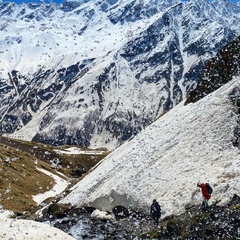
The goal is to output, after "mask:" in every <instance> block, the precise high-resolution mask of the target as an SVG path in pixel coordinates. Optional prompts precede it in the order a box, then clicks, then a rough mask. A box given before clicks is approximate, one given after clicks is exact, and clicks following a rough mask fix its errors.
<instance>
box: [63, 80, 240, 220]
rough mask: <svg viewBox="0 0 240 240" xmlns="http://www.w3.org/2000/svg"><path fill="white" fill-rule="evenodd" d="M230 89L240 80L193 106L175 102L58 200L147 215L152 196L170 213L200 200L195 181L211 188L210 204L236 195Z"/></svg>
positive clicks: (239, 174)
mask: <svg viewBox="0 0 240 240" xmlns="http://www.w3.org/2000/svg"><path fill="white" fill-rule="evenodd" d="M234 88H238V89H239V90H240V77H237V78H235V79H233V80H232V81H231V82H229V83H228V84H226V85H224V86H223V87H222V88H220V89H219V90H217V91H216V92H214V93H212V94H210V95H208V96H207V97H205V98H204V99H202V100H200V101H198V102H196V103H194V104H188V105H187V106H184V102H182V103H180V104H179V105H177V106H176V107H175V108H173V109H172V110H170V111H169V112H168V113H166V114H165V115H163V116H162V117H161V118H159V119H158V120H156V121H155V122H154V123H153V124H151V125H150V126H149V127H147V128H146V129H145V130H143V131H142V132H141V133H140V134H138V135H137V136H136V137H135V138H134V139H132V140H131V141H129V142H126V143H125V144H123V145H122V146H120V147H119V148H117V149H116V150H115V151H113V152H112V153H111V154H110V155H108V156H107V157H106V158H105V159H103V160H102V162H101V163H100V164H99V165H98V167H97V168H95V169H94V170H93V171H92V172H91V173H89V174H88V175H87V176H86V177H85V178H84V179H82V180H81V181H80V182H79V183H78V184H76V185H75V186H74V187H73V188H72V192H71V193H70V194H69V195H68V196H66V197H65V198H64V199H63V200H62V202H64V203H71V204H72V205H75V206H84V205H88V206H93V207H96V208H98V209H100V210H104V211H106V210H111V209H112V208H113V207H114V206H117V205H122V206H125V207H140V208H142V209H143V210H145V212H146V213H148V212H149V207H150V204H151V203H152V200H153V199H154V198H156V199H157V200H158V202H159V203H160V205H161V206H162V213H163V215H169V214H178V213H180V212H183V211H184V207H185V206H186V205H187V204H188V205H189V204H190V205H191V204H199V203H200V202H201V201H202V199H201V193H200V191H199V188H197V187H196V184H197V182H198V181H203V182H209V183H210V184H211V185H212V186H213V189H214V192H213V195H212V198H211V200H210V204H211V203H213V202H214V201H216V200H219V201H220V204H223V203H225V202H226V201H228V200H229V199H230V198H231V197H232V196H233V194H235V193H236V194H239V192H240V161H239V160H240V154H239V149H238V148H236V147H234V146H233V145H232V142H231V139H232V134H233V130H234V128H235V127H236V126H237V118H238V117H239V116H237V113H236V109H235V107H234V106H233V105H232V104H231V102H230V100H229V94H230V93H231V91H232V90H233V89H234Z"/></svg>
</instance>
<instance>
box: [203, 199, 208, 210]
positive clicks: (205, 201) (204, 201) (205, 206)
mask: <svg viewBox="0 0 240 240" xmlns="http://www.w3.org/2000/svg"><path fill="white" fill-rule="evenodd" d="M202 208H203V211H205V212H206V211H207V210H208V201H207V199H203V202H202Z"/></svg>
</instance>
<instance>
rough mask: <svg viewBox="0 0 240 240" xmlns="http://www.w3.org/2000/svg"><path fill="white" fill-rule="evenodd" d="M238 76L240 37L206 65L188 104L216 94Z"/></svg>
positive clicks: (239, 73)
mask: <svg viewBox="0 0 240 240" xmlns="http://www.w3.org/2000/svg"><path fill="white" fill-rule="evenodd" d="M237 75H240V37H237V38H236V39H235V40H234V41H232V42H231V43H229V44H227V45H226V46H225V47H223V48H222V49H221V50H220V51H219V52H218V53H217V55H216V56H215V57H213V58H211V59H210V60H209V61H208V62H207V63H206V66H205V68H204V71H203V74H202V75H201V77H200V80H199V83H198V85H197V87H196V88H195V89H194V90H193V91H191V92H190V93H189V95H188V98H187V100H186V104H187V103H190V102H196V101H198V100H199V99H201V98H203V97H204V96H206V95H208V94H209V93H211V92H214V91H215V90H217V89H218V88H220V87H221V86H223V85H224V84H225V83H227V82H229V81H231V80H232V78H233V76H237ZM236 98H237V96H236ZM238 104H239V103H238ZM238 107H239V106H238Z"/></svg>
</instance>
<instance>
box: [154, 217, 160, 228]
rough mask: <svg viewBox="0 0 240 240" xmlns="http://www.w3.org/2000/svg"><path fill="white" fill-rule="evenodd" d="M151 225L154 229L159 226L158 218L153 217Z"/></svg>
mask: <svg viewBox="0 0 240 240" xmlns="http://www.w3.org/2000/svg"><path fill="white" fill-rule="evenodd" d="M153 225H154V227H157V226H158V225H159V217H157V216H153Z"/></svg>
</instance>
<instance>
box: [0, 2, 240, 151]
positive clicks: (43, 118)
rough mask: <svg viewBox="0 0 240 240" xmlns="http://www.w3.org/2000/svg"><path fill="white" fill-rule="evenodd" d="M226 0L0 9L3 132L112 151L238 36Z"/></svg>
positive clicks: (180, 94) (177, 97) (237, 11)
mask: <svg viewBox="0 0 240 240" xmlns="http://www.w3.org/2000/svg"><path fill="white" fill-rule="evenodd" d="M239 15H240V7H239V6H237V5H234V4H232V3H230V2H228V1H226V0H224V1H211V2H208V1H207V0H198V1H196V0H190V1H188V2H186V3H183V2H181V1H180V0H165V1H161V2H160V1H154V0H147V1H126V0H122V1H117V0H112V1H74V2H70V1H69V2H64V3H63V4H61V5H56V4H50V5H48V4H42V5H37V4H28V5H26V4H22V5H16V4H13V3H11V2H10V3H2V4H1V5H0V31H1V36H0V113H1V119H0V122H1V124H0V132H1V133H2V134H6V135H8V136H11V137H15V138H22V139H25V140H34V141H40V142H46V143H50V144H56V145H59V144H65V143H67V144H78V145H81V146H90V147H107V148H108V149H114V148H116V147H117V146H119V145H121V144H122V143H123V142H125V141H126V140H128V139H130V138H132V137H133V136H134V135H136V134H137V133H138V132H140V131H141V130H142V129H144V128H145V127H146V126H147V125H148V124H149V123H151V122H152V121H153V120H154V119H156V118H157V117H159V116H160V115H161V114H163V113H164V112H165V111H167V110H169V109H171V108H172V107H173V106H175V105H177V104H178V103H179V102H180V101H181V100H183V99H184V98H185V96H186V94H187V92H189V91H190V90H192V89H193V88H194V87H195V86H196V83H197V81H198V76H199V75H200V73H201V72H202V69H203V66H204V63H205V62H206V60H207V59H209V58H210V57H212V56H214V55H215V54H216V52H217V51H218V50H219V49H220V48H222V47H223V46H224V45H225V44H227V43H228V42H231V41H232V40H233V39H235V38H236V37H237V36H239V35H240V27H239V26H240V24H239V22H240V17H239Z"/></svg>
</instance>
